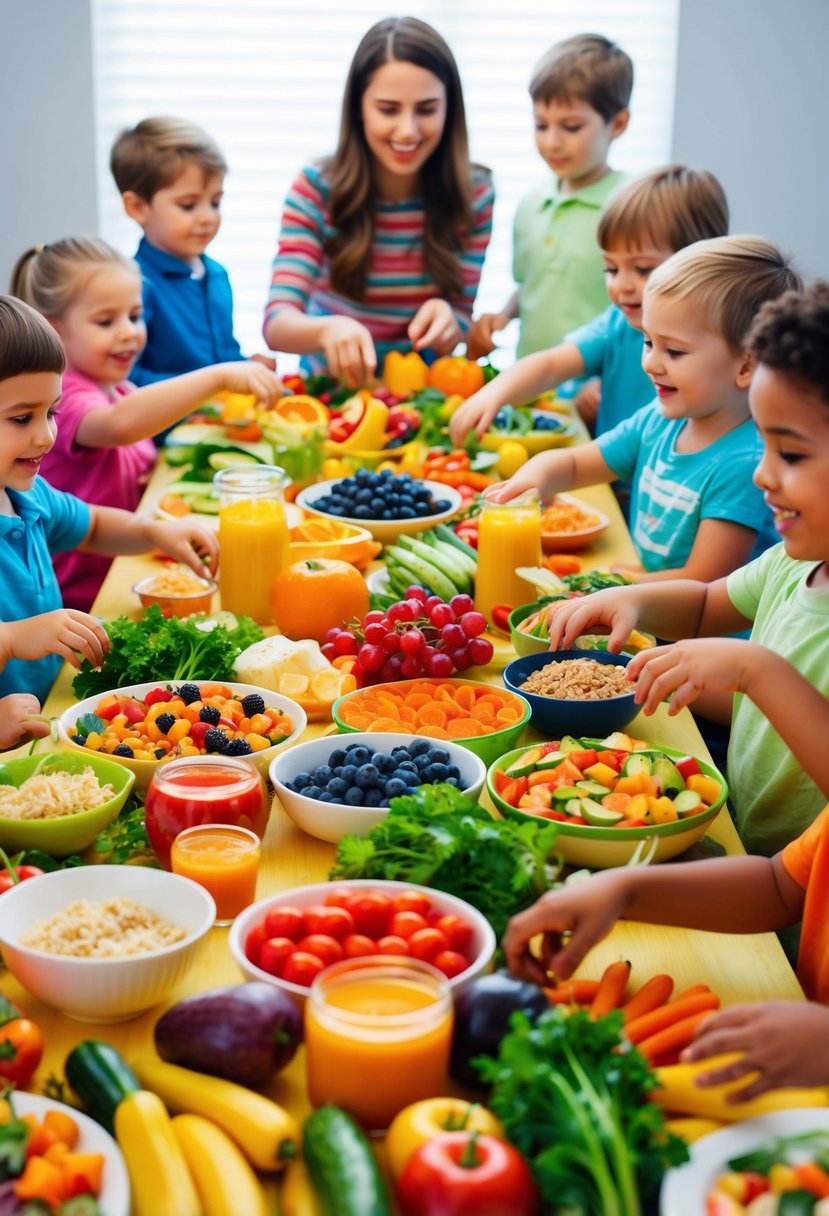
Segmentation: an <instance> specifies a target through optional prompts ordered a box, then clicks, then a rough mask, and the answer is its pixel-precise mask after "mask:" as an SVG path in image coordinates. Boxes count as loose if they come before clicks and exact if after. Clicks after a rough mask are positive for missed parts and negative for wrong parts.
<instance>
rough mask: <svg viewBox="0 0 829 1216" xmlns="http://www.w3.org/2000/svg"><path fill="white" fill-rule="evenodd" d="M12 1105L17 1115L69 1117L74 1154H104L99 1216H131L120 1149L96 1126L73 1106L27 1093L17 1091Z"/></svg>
mask: <svg viewBox="0 0 829 1216" xmlns="http://www.w3.org/2000/svg"><path fill="white" fill-rule="evenodd" d="M11 1098H12V1105H13V1106H14V1109H15V1112H16V1113H17V1114H18V1115H34V1116H35V1117H36V1118H37V1119H42V1118H43V1116H44V1115H45V1114H46V1112H47V1110H61V1111H63V1112H64V1114H67V1115H71V1116H72V1118H73V1119H74V1120H75V1122H76V1123H77V1125H78V1128H79V1130H80V1137H79V1139H78V1144H77V1149H76V1151H77V1152H79V1153H103V1155H104V1156H105V1157H106V1162H105V1163H104V1175H103V1185H102V1187H101V1194H100V1196H99V1197H98V1205H99V1207H100V1209H101V1216H129V1214H130V1180H129V1175H128V1174H127V1167H126V1164H125V1162H124V1158H123V1156H122V1153H121V1150H120V1148H119V1147H118V1145H117V1144H116V1143H115V1141H114V1140H113V1138H112V1136H110V1134H109V1132H107V1131H105V1130H104V1128H102V1127H101V1125H100V1124H99V1123H96V1122H95V1120H94V1119H90V1118H89V1116H88V1115H84V1114H82V1113H81V1111H79V1110H76V1109H75V1107H74V1106H66V1105H65V1104H64V1103H63V1102H55V1101H53V1100H52V1098H43V1097H41V1096H40V1094H28V1093H25V1092H24V1091H23V1090H19V1089H16V1090H14V1091H13V1093H12V1095H11Z"/></svg>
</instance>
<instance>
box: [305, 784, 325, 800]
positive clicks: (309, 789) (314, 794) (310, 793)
mask: <svg viewBox="0 0 829 1216" xmlns="http://www.w3.org/2000/svg"><path fill="white" fill-rule="evenodd" d="M302 792H303V794H304V795H305V797H306V798H319V796H320V794H321V793H322V790H321V789H320V787H319V786H318V785H314V783H313V781H312V782H311V783H310V785H306V787H305V789H304V790H303V791H302Z"/></svg>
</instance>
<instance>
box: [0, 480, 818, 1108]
mask: <svg viewBox="0 0 829 1216" xmlns="http://www.w3.org/2000/svg"><path fill="white" fill-rule="evenodd" d="M170 472H171V471H170V470H167V469H165V468H164V466H163V464H160V465H159V468H158V470H157V471H156V473H155V474H154V476H153V478H152V480H151V482H150V485H149V486H148V489H147V494H146V496H145V501H146V502H150V501H151V500H155V498H156V497H157V495H158V490H159V486H160V485H163V484H164V483H165V482H166V481H169V479H170ZM578 494H579V497H581V498H583V499H584V500H585V501H587V502H589V503H592V504H593V505H594V506H596V507H597V508H599V509H601V510H602V511H604V513H605V514H606V515H608V516H609V517H610V520H611V525H610V527H609V529H608V530H607V531H606V532H605V533H604V534H603V535H602V536H601V537H600V538H599V539H598V541H597V542H596V543H595V544H594V545H593V546H592V547H591V548H590V549H589V550H587V551H585V553H584V554H583V555H582V556H583V558H584V564H585V566H591V567H596V568H602V569H607V568H608V567H609V566H610V565H611V564H612V563H614V562H623V563H634V562H635V561H636V555H635V552H634V550H633V547H632V545H631V542H630V538H629V535H628V532H627V528H626V526H625V523H624V519H623V517H622V515H621V512H620V510H619V508H618V506H617V504H616V500H615V498H614V496H613V494H612V493H611V491H610V489H609V487H608V486H598V487H592V488H590V489H586V490H580V491H579V492H578ZM153 569H157V565H155V564H154V562H153V559H152V558H150V557H124V558H117V559H116V560H115V561H114V562H113V564H112V567H111V569H110V572H109V574H108V576H107V579H106V581H105V583H104V585H103V587H102V588H101V591H100V594H99V596H98V598H97V600H96V603H95V608H94V611H95V613H96V614H97V615H99V616H101V617H103V618H104V619H111V618H113V617H115V616H118V615H122V614H128V615H133V616H137V614H138V611H140V609H139V606H138V603H137V600H136V598H135V596H134V595H133V594H132V593H131V592H130V587H131V586H132V584H133V583H134V582H135V581H136V580H137V579H138V578H140V577H142V576H143V575H145V574H147V573H150V572H152V570H153ZM528 598H529V596H528ZM507 652H508V654H507ZM511 655H512V651H511V648H509V647H508V646H507V645H506V644H502V645H501V646H500V647H499V649H498V651H497V652H496V661H495V662H494V663H493V664H491V665H490V667H489V668H488V669H486V671H485V675H484V677H483V678H485V679H488V680H491V682H492V683H500V670H501V666H502V665H503V660H504V659H505V658H506V657H509V656H511ZM499 657H500V658H501V660H502V662H501V664H500V665H499V663H498V659H499ZM72 675H73V672H72V670H71V669H70V668H68V667H65V668H64V670H63V671H62V672H61V674H60V676H59V678H58V680H57V682H56V684H55V687H54V689H53V690H52V693H51V695H50V697H49V700H48V702H47V704H46V707H45V712H46V713H49V714H59V713H61V712H62V711H63V710H64V709H66V708H67V707H68V706H69V705H70V704H71V703H72V701H73V699H74V698H73V696H72V692H71V680H72ZM332 729H333V728H332V727H331V724H330V723H312V724H309V725H308V727H307V729H306V732H305V734H304V735H303V739H312V738H316V737H318V736H319V735H321V734H322V733H324V732H325V731H331V730H332ZM628 730H629V733H630V734H632V735H634V736H639V737H641V738H646V739H648V740H649V741H652V742H654V743H657V744H663V745H665V746H670V747H673V748H676V749H677V750H679V751H682V752H688V753H691V754H693V755H696V756H698V757H701V758H703V759H708V758H709V757H708V753H707V750H706V748H705V745H704V743H703V741H702V738H701V736H700V734H699V731H698V730H697V727H696V725H695V723H694V720H693V717H692V716H691V713H690V712H689V711H688V710H687V709H686V710H683V711H682V712H681V713H680V714H678V715H676V716H675V717H669V716H668V714H667V709H666V707H665V706H661V707H660V708H659V710H658V711H657V712H656V714H655V715H654V716H653V717H651V718H644V717H643V716H642V715H640V716H639V717H638V718H636V719H635V720H634V721H633V723H631V725H630V726H629V728H628ZM43 748H44V744H41V750H43ZM709 837H710V838H711V839H713V840H715V841H717V842H718V844H719V845H720V846H722V848H724V849H725V851H726V852H728V853H740V852H742V851H743V850H742V846H741V844H740V841H739V839H738V837H737V834H736V832H735V830H734V827H733V825H732V823H731V820H730V818H729V816H728V813H727V812H726V811H722V812H721V813H720V814H719V815H718V816H717V818H716V819H715V820H714V822H713V824H712V825H711V827H710V829H709ZM334 849H335V847H334V846H333V845H331V844H327V843H324V842H322V841H319V840H316V839H314V838H312V837H310V836H307V835H306V834H305V833H303V832H302V831H300V830H299V829H298V828H297V827H295V826H294V824H293V823H292V822H291V820H290V819H289V818H288V816H287V815H286V814H285V812H284V811H283V810H282V808H281V806H280V805H279V802H278V801H277V800H274V804H273V810H272V813H271V817H270V822H269V825H268V829H267V833H266V836H265V841H264V848H263V853H262V863H261V868H260V873H259V878H258V887H257V894H258V897H259V898H261V897H263V896H266V895H269V894H272V893H275V892H278V891H280V890H284V889H287V888H289V887H294V886H299V885H302V884H304V883H311V882H319V881H321V880H324V879H325V878H326V877H327V875H328V871H329V869H330V867H331V864H332V861H333V857H334ZM689 864H692V863H689ZM227 935H228V930H227V929H219V928H216V929H213V930H212V931H211V932H210V933H209V934H208V935H207V937H206V938H205V939H204V940H203V941H202V943H201V944H200V946H199V949H198V953H197V955H196V956H195V960H194V962H193V964H192V966H191V968H190V969H189V971H188V972H187V974H186V976H185V977H184V978H183V980H182V981H181V983H180V985H179V987H178V988H177V989H176V990H175V991H174V992H173V993H171V995H170V1003H173V1002H174V1001H176V1000H179V999H181V998H182V997H184V996H187V995H190V994H192V993H197V992H200V991H204V990H206V989H209V988H214V987H217V986H219V985H223V984H232V983H238V982H240V981H241V980H242V976H241V973H240V972H239V971H238V969H237V967H236V965H235V963H234V962H233V960H232V958H231V956H230V952H229V949H228V945H227ZM620 957H623V958H627V959H629V960H630V961H631V963H632V974H631V982H632V986H633V987H634V988H636V987H639V986H640V984H641V983H643V982H644V981H645V980H646V979H648V978H649V977H650V976H651V975H653V974H654V973H656V972H668V973H669V974H670V975H672V976H673V978H674V981H675V984H676V988H677V990H681V989H683V988H685V987H688V986H690V985H691V984H696V983H701V982H703V983H707V984H709V985H710V986H711V988H712V989H714V990H715V991H716V992H718V993H719V994H720V996H721V997H722V1000H723V1004H732V1003H734V1002H736V1001H746V1000H764V999H772V998H775V999H786V998H788V999H802V998H803V993H802V990H801V988H800V985H799V984H798V982H797V979H796V977H795V975H794V972H793V971H792V969H791V967H790V966H789V964H788V962H787V961H786V958H785V955H784V954H783V951H782V949H781V947H780V945H779V943H778V941H777V938H776V937H775V936H774V935H773V934H758V935H749V936H739V937H737V936H732V935H729V934H718V933H703V932H700V931H696V930H687V929H677V928H670V927H666V926H661V925H652V924H648V925H643V924H636V923H633V922H621V923H619V924H618V925H617V926H616V927H615V928H614V930H613V931H612V933H611V934H610V935H609V936H608V937H607V938H606V939H605V940H604V941H603V942H602V943H601V944H600V945H599V946H597V947H596V948H595V949H594V950H593V951H592V952H591V954H590V956H589V958H588V959H587V960H586V961H585V963H584V964H583V966H582V967H581V969H580V971H579V973H578V974H579V976H583V977H587V978H594V977H597V976H598V975H599V974H600V973H601V971H602V969H603V968H604V966H605V965H606V964H607V963H608V962H610V961H612V960H613V959H617V958H620ZM3 989H4V992H5V993H6V995H7V996H8V997H9V998H10V999H11V1000H13V1001H19V1002H21V1003H22V1005H23V1007H24V1008H25V1009H26V1010H27V1013H28V1014H29V1016H31V1017H33V1018H34V1019H35V1020H36V1021H37V1022H38V1023H39V1024H40V1026H41V1027H42V1029H43V1032H44V1036H45V1040H46V1050H45V1054H44V1059H43V1063H42V1065H41V1067H40V1069H39V1071H38V1074H37V1076H36V1077H35V1079H34V1081H33V1083H32V1085H31V1087H30V1088H32V1089H33V1090H37V1089H39V1088H40V1087H41V1086H42V1085H43V1083H44V1082H45V1081H46V1078H47V1076H48V1075H49V1074H50V1073H55V1074H56V1075H58V1076H62V1075H63V1063H64V1060H65V1058H66V1055H67V1053H68V1052H69V1051H70V1050H71V1048H73V1047H74V1046H75V1045H76V1044H77V1043H78V1042H79V1041H80V1040H81V1039H84V1038H90V1037H91V1038H95V1037H102V1038H105V1039H107V1040H108V1041H109V1042H111V1043H113V1044H114V1045H115V1046H116V1047H117V1048H118V1049H119V1050H121V1051H122V1052H123V1053H124V1054H125V1055H126V1057H127V1058H128V1059H129V1058H130V1057H136V1056H139V1055H145V1054H147V1052H148V1050H151V1049H152V1042H153V1039H152V1031H153V1026H154V1024H155V1021H156V1020H157V1018H158V1016H159V1015H160V1013H161V1012H162V1008H163V1007H162V1006H159V1007H157V1008H155V1009H152V1010H150V1011H149V1012H148V1013H146V1014H144V1015H143V1016H141V1017H139V1018H135V1019H134V1020H132V1021H129V1022H124V1023H120V1024H116V1025H107V1026H105V1027H100V1026H95V1025H85V1024H82V1023H80V1022H76V1021H73V1020H71V1019H69V1018H66V1017H64V1016H62V1015H61V1014H59V1013H57V1012H56V1011H55V1010H53V1009H50V1008H48V1007H46V1006H45V1005H42V1004H41V1003H40V1002H38V1001H37V1000H35V999H34V998H33V997H31V996H30V995H29V994H28V992H26V991H25V990H24V989H23V988H22V987H21V986H20V985H19V984H18V983H17V982H16V981H15V980H14V979H13V977H11V976H10V975H7V976H6V977H5V978H4V983H3ZM268 1092H269V1093H270V1094H271V1096H272V1097H274V1098H275V1099H276V1100H277V1101H279V1102H280V1103H281V1104H282V1105H284V1106H287V1107H288V1108H289V1109H291V1110H292V1111H293V1112H294V1113H295V1114H297V1115H303V1114H304V1113H307V1111H308V1110H309V1106H308V1101H307V1095H306V1091H305V1078H304V1059H303V1052H302V1050H301V1049H300V1051H299V1053H298V1054H297V1056H296V1057H295V1059H294V1060H293V1062H292V1063H291V1064H290V1065H289V1066H288V1068H287V1069H286V1070H285V1071H284V1072H283V1073H281V1074H280V1075H279V1076H278V1077H277V1078H276V1079H275V1081H274V1082H273V1083H272V1085H271V1087H270V1089H269V1091H268Z"/></svg>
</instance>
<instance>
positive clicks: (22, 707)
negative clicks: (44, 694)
mask: <svg viewBox="0 0 829 1216" xmlns="http://www.w3.org/2000/svg"><path fill="white" fill-rule="evenodd" d="M39 714H40V702H39V701H38V699H37V697H33V696H32V694H31V693H28V692H18V693H12V695H11V696H8V697H0V751H5V750H6V748H8V747H14V746H15V744H17V743H23V742H24V741H25V739H26V737H27V736H29V735H36V736H37V737H38V738H40V739H42V738H43V737H44V736H45V735H48V734H49V729H50V728H49V723H48V722H40V721H37V718H38V715H39Z"/></svg>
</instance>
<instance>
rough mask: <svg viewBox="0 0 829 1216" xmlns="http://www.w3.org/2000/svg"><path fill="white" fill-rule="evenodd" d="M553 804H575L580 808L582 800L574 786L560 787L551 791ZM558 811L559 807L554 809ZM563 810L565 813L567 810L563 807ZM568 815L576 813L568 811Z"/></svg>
mask: <svg viewBox="0 0 829 1216" xmlns="http://www.w3.org/2000/svg"><path fill="white" fill-rule="evenodd" d="M553 802H561V803H564V802H577V803H578V804H579V806H581V802H582V799H581V797H580V796H579V791H578V790H577V789H576V787H575V786H574V785H560V786H559V787H558V789H557V790H553ZM560 809H561V808H560V807H556V810H560ZM564 810H565V811H566V810H567V808H566V807H564ZM568 814H573V815H575V814H576V812H575V811H569V812H568Z"/></svg>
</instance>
